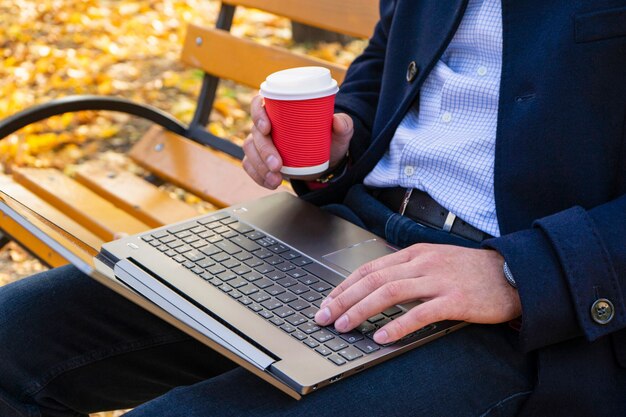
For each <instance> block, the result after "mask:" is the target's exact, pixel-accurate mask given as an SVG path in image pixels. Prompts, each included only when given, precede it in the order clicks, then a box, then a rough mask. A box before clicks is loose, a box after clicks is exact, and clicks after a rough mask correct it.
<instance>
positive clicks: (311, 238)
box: [0, 191, 466, 399]
mask: <svg viewBox="0 0 626 417" xmlns="http://www.w3.org/2000/svg"><path fill="white" fill-rule="evenodd" d="M0 208H1V209H2V210H3V211H4V212H5V213H6V214H7V215H8V216H9V217H11V219H12V220H13V221H15V222H17V223H19V224H20V225H22V226H23V227H25V228H26V229H27V230H29V231H30V232H31V233H32V234H33V235H35V236H36V237H37V238H39V239H41V240H42V241H43V242H44V243H46V244H47V245H49V246H51V247H52V248H53V249H55V250H56V251H57V252H58V253H59V254H60V255H61V256H63V257H64V258H66V259H67V260H68V261H69V262H71V263H72V264H74V265H75V266H76V267H78V268H79V269H80V270H81V271H83V272H84V273H85V274H87V275H89V276H90V277H92V278H94V279H96V280H97V281H99V282H100V283H102V284H104V285H105V286H107V287H109V288H111V289H113V290H114V291H116V292H117V293H119V294H120V295H122V296H124V297H126V298H128V299H129V300H131V301H132V302H135V303H136V304H138V305H140V306H141V307H143V308H145V309H146V310H148V311H150V312H152V313H153V314H155V315H157V316H158V317H160V318H162V319H164V320H166V321H167V322H169V323H170V324H172V325H174V326H176V327H177V328H179V329H181V330H183V331H185V332H186V333H188V334H189V335H191V336H192V337H194V338H196V339H197V340H199V341H200V342H202V343H204V344H206V345H208V346H209V347H211V348H213V349H214V350H216V351H218V352H219V353H221V354H223V355H224V356H226V357H228V358H229V359H231V360H233V361H234V362H236V363H238V364H239V365H241V366H242V367H244V368H245V369H247V370H249V371H250V372H253V373H254V374H255V375H257V376H259V377H260V378H262V379H263V380H265V381H267V382H269V383H270V384H272V385H274V386H275V387H277V388H278V389H280V390H282V391H283V392H285V393H286V394H288V395H290V396H291V397H293V398H295V399H300V398H301V397H302V395H306V394H309V393H311V392H314V391H316V390H318V389H320V388H323V387H325V386H327V385H330V384H333V383H336V382H338V381H340V380H342V379H344V378H346V377H348V376H350V375H353V374H356V373H358V372H361V371H363V370H365V369H367V368H369V367H371V366H374V365H376V364H378V363H381V362H383V361H386V360H388V359H391V358H393V357H394V356H396V355H399V354H401V353H403V352H405V351H407V350H409V349H413V348H415V347H417V346H420V345H422V344H424V343H427V342H429V341H432V340H434V339H436V338H438V337H441V336H443V335H445V334H448V333H450V332H452V331H454V330H457V329H459V328H461V327H463V326H464V325H466V323H463V322H455V321H444V322H438V323H434V324H432V325H429V326H426V327H425V328H423V329H420V330H418V331H416V332H415V333H413V334H411V335H409V336H407V337H405V338H403V339H402V340H400V341H398V342H396V343H393V344H390V345H378V344H376V343H375V342H374V341H373V339H372V337H373V333H374V332H375V331H376V329H378V328H380V327H381V326H382V325H384V324H386V323H388V322H389V321H390V320H393V319H395V318H397V317H399V316H400V315H402V314H404V312H405V311H407V310H408V309H410V308H411V307H412V306H414V305H415V303H413V304H407V305H398V306H394V307H391V308H389V309H387V310H385V311H384V312H382V313H381V314H377V315H376V316H374V317H371V318H370V319H369V320H367V321H366V322H364V323H362V324H361V325H360V326H359V327H358V329H356V330H354V331H352V332H350V333H345V334H342V333H339V332H337V331H336V330H335V329H334V327H332V326H330V327H325V328H324V327H320V326H317V324H316V323H315V321H314V320H313V316H314V314H315V312H316V311H317V310H318V308H319V305H320V303H321V301H322V300H323V299H324V297H325V296H326V295H328V293H329V292H330V291H331V290H332V288H334V287H335V286H336V285H337V284H339V283H340V282H341V281H342V280H343V279H345V278H346V277H347V276H348V275H349V274H350V273H351V272H352V271H354V270H355V269H356V268H358V267H359V266H360V265H362V264H363V263H365V262H368V261H370V260H373V259H375V258H378V257H380V256H384V255H386V254H389V253H393V252H394V251H396V250H397V249H396V248H394V247H392V246H391V245H389V244H388V243H387V242H385V241H384V240H383V239H381V238H380V237H378V236H376V235H374V234H372V233H370V232H368V231H366V230H364V229H361V228H360V227H358V226H355V225H354V224H352V223H350V222H348V221H346V220H344V219H342V218H339V217H337V216H334V215H332V214H329V213H327V212H325V211H323V210H321V209H319V208H318V207H316V206H314V205H312V204H310V203H307V202H305V201H303V200H301V199H299V198H297V197H295V196H293V195H291V194H289V193H277V194H272V195H270V196H267V197H264V198H261V199H257V200H254V201H251V202H247V203H243V204H238V205H234V206H231V207H228V208H225V209H223V210H219V211H217V212H213V213H210V214H206V215H202V216H198V217H195V218H192V219H189V220H186V221H183V222H179V223H175V224H171V225H167V226H164V227H160V228H156V229H153V230H149V231H147V232H144V233H140V234H137V235H133V236H128V237H125V238H122V239H119V240H116V241H113V242H109V243H106V244H104V245H103V246H102V248H100V249H98V248H91V247H88V246H86V245H85V244H84V243H82V242H81V241H80V240H79V239H77V238H75V237H74V236H72V235H71V234H70V233H68V232H67V231H65V230H62V229H61V228H59V227H58V226H56V225H54V224H52V223H51V222H49V221H47V220H46V219H44V218H42V217H41V216H39V215H37V214H36V213H34V212H33V211H31V210H29V209H28V208H27V207H25V206H23V205H21V204H20V203H18V202H17V201H15V200H13V199H12V198H11V197H10V196H8V195H7V194H5V193H2V192H1V191H0Z"/></svg>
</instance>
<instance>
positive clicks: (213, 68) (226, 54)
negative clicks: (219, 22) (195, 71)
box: [181, 25, 346, 88]
mask: <svg viewBox="0 0 626 417" xmlns="http://www.w3.org/2000/svg"><path fill="white" fill-rule="evenodd" d="M198 39H201V40H202V41H201V42H199V41H198ZM181 59H182V61H183V62H185V63H187V64H189V65H191V66H193V67H195V68H201V69H203V70H204V71H205V72H207V73H209V74H212V75H215V76H217V77H219V78H225V79H229V80H233V81H235V82H238V83H241V84H244V85H247V86H249V87H253V88H259V86H260V85H261V83H262V82H263V81H264V80H265V77H266V76H267V75H268V74H271V73H273V72H276V71H279V70H283V69H286V68H292V67H302V66H311V65H313V66H322V67H326V68H328V69H329V70H330V71H331V73H332V75H333V78H334V79H335V80H337V82H338V83H341V82H342V81H343V79H344V77H345V73H346V69H345V68H344V67H343V66H341V65H337V64H334V63H331V62H328V61H324V60H322V59H319V58H315V57H309V56H306V55H300V54H294V53H293V52H289V51H288V50H286V49H282V48H277V47H274V46H266V45H261V44H259V43H257V42H253V41H251V40H248V39H242V38H237V37H235V36H233V35H231V34H230V33H228V32H226V31H224V30H220V29H212V28H202V27H199V26H195V25H189V27H188V29H187V35H186V37H185V43H184V45H183V52H182V55H181ZM242 62H248V63H254V64H250V65H242V64H241V63H242Z"/></svg>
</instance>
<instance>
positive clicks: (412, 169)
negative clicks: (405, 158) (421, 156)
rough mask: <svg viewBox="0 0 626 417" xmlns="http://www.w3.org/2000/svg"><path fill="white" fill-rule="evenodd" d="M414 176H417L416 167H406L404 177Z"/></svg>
mask: <svg viewBox="0 0 626 417" xmlns="http://www.w3.org/2000/svg"><path fill="white" fill-rule="evenodd" d="M413 174H415V167H413V166H411V165H407V166H405V167H404V175H406V176H407V177H410V176H411V175H413Z"/></svg>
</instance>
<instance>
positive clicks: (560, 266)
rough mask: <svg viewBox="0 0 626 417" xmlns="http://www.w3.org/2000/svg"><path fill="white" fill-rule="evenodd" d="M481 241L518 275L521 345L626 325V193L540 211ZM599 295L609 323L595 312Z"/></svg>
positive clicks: (536, 345) (532, 345)
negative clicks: (523, 226) (524, 224)
mask: <svg viewBox="0 0 626 417" xmlns="http://www.w3.org/2000/svg"><path fill="white" fill-rule="evenodd" d="M484 245H485V246H486V247H490V248H493V249H496V250H497V251H498V252H500V253H501V254H502V256H503V257H504V258H505V259H506V261H507V263H508V264H509V267H510V268H511V272H512V273H513V276H514V277H515V280H516V283H517V286H518V289H519V294H520V298H521V301H522V311H523V313H522V329H521V333H520V337H521V343H522V347H523V348H524V350H526V351H531V350H534V349H538V348H541V347H545V346H548V345H551V344H555V343H559V342H562V341H565V340H568V339H571V338H574V337H578V336H585V337H586V339H587V340H589V341H594V340H596V339H598V338H600V337H603V336H606V335H608V334H612V333H615V332H617V331H619V330H621V329H624V328H625V327H626V309H625V306H626V300H625V299H624V293H623V291H622V287H623V286H625V285H626V195H622V196H621V197H619V198H617V199H615V200H613V201H611V202H608V203H606V204H604V205H601V206H598V207H595V208H593V209H590V210H585V209H583V208H581V207H573V208H570V209H568V210H564V211H562V212H559V213H556V214H553V215H551V216H548V217H545V218H542V219H538V220H536V221H535V222H534V224H533V227H532V229H528V230H523V231H519V232H515V233H511V234H508V235H504V236H501V237H499V238H495V239H491V240H488V241H486V242H485V244H484ZM599 299H606V300H609V301H610V303H611V304H612V306H613V314H614V316H613V318H612V320H610V321H609V322H608V323H606V324H601V323H598V322H596V321H595V320H594V315H593V314H592V306H593V305H594V303H595V302H596V301H597V300H599ZM607 314H608V312H607ZM622 333H623V332H622ZM622 339H626V338H622ZM625 341H626V340H625ZM622 349H623V350H626V346H623V347H622Z"/></svg>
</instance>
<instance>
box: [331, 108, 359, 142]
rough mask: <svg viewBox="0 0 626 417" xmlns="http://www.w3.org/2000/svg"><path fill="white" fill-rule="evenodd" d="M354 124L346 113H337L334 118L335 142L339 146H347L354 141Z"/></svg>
mask: <svg viewBox="0 0 626 417" xmlns="http://www.w3.org/2000/svg"><path fill="white" fill-rule="evenodd" d="M353 133H354V124H353V122H352V118H351V117H350V116H348V115H347V114H345V113H337V114H335V115H334V117H333V142H336V143H337V145H340V146H342V145H344V146H345V145H347V144H348V143H350V139H352V134H353Z"/></svg>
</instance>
